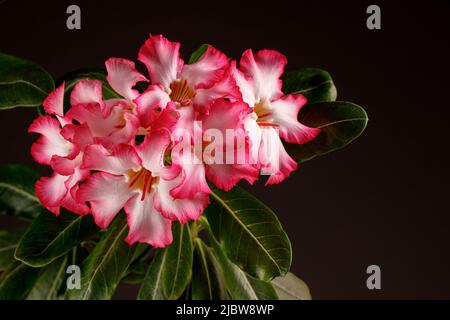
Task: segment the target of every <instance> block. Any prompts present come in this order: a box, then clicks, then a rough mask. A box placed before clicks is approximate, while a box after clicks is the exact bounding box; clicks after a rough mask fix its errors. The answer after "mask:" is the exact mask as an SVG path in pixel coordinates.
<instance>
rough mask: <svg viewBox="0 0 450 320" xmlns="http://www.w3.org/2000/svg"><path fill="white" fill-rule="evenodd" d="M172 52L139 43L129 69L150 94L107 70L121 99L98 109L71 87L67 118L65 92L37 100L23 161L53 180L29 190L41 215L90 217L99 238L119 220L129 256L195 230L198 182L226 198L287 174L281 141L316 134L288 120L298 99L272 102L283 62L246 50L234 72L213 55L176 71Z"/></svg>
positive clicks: (82, 87)
mask: <svg viewBox="0 0 450 320" xmlns="http://www.w3.org/2000/svg"><path fill="white" fill-rule="evenodd" d="M179 48H180V44H179V43H177V42H170V41H169V40H167V39H166V38H164V37H163V36H161V35H158V36H150V37H149V39H148V40H147V41H146V42H145V43H144V45H143V46H142V47H141V49H140V51H139V55H138V58H139V60H140V61H141V62H143V63H144V64H145V65H146V67H147V69H148V73H149V78H150V80H151V84H150V85H149V86H148V88H147V89H146V91H145V92H143V93H140V92H139V91H138V90H137V89H136V88H135V86H136V84H137V83H138V82H141V81H144V82H149V80H147V78H146V77H145V76H144V75H142V74H141V73H140V72H138V71H137V70H136V67H135V64H134V62H132V61H130V60H127V59H121V58H110V59H108V60H107V61H106V63H105V65H106V69H107V72H108V75H107V81H108V83H109V84H110V86H111V87H112V88H113V89H114V90H115V91H116V92H117V93H118V94H119V95H120V96H121V97H120V98H118V99H107V100H104V99H103V92H102V82H101V81H99V80H90V79H82V80H79V81H78V82H77V84H76V85H75V86H74V88H73V90H72V93H71V95H70V105H71V107H70V109H69V110H68V111H67V112H64V91H65V84H62V85H61V86H60V87H58V88H57V89H56V90H54V91H53V92H52V93H51V94H50V95H49V96H48V97H47V98H46V99H45V101H44V102H43V106H44V109H45V111H46V113H47V115H45V116H40V117H39V118H37V119H36V120H35V121H34V122H33V123H32V124H31V125H30V127H29V131H30V132H34V133H38V134H40V137H39V138H38V140H37V142H36V143H34V144H33V146H32V148H31V154H32V156H33V158H34V159H35V160H36V161H37V162H38V163H40V164H43V165H47V166H50V167H51V168H52V169H53V171H54V173H53V175H52V176H50V177H42V178H41V179H40V180H39V181H37V182H36V194H37V196H38V198H39V199H40V201H41V202H42V203H43V205H44V206H45V207H46V208H47V209H48V210H50V211H51V212H53V213H55V214H56V215H59V214H60V210H61V207H63V208H66V209H68V210H70V211H72V212H74V213H77V214H81V215H84V214H87V213H89V212H91V213H92V215H93V216H94V220H95V222H96V224H97V225H99V226H100V227H101V228H106V227H108V226H109V225H110V223H111V221H112V220H113V219H114V217H115V216H116V215H117V214H118V213H119V211H121V210H122V209H124V211H125V212H126V214H127V221H128V226H129V233H128V236H127V237H126V239H125V240H126V241H127V242H128V243H129V244H132V243H135V242H145V243H149V244H151V245H153V246H157V247H164V246H166V245H168V244H170V243H171V242H172V232H171V224H172V222H173V221H178V222H180V223H186V222H188V221H191V220H196V219H198V217H199V216H200V215H201V214H202V212H203V211H204V209H205V208H206V207H207V205H208V204H209V195H210V193H211V189H210V187H209V185H208V182H212V183H213V184H215V185H216V186H217V187H218V188H220V189H223V190H225V191H228V190H230V189H231V188H233V187H234V186H235V185H236V184H237V183H238V182H239V181H241V180H247V181H248V182H249V183H251V184H253V183H254V181H256V180H257V178H258V176H259V174H260V171H261V172H263V171H264V172H269V173H270V174H271V176H270V177H269V179H268V181H267V182H266V184H275V183H279V182H280V181H282V180H284V179H285V178H286V177H287V176H289V175H290V173H291V172H292V171H293V170H295V169H296V167H297V163H296V162H295V161H294V160H293V159H292V158H291V157H290V156H289V155H288V154H287V152H286V150H285V149H284V146H283V143H282V141H281V138H283V139H284V140H285V141H287V142H289V143H299V144H301V143H305V142H308V141H310V140H311V139H313V138H314V137H316V135H317V134H318V133H319V129H316V128H310V127H307V126H305V125H303V124H301V123H300V122H299V121H298V120H297V118H298V113H299V111H300V110H301V108H302V107H303V106H304V105H305V104H306V98H305V97H304V96H302V95H301V94H292V95H284V94H283V92H282V91H281V85H282V83H281V80H280V76H281V74H282V73H283V71H284V67H285V65H286V63H287V60H286V58H285V57H284V56H283V55H282V54H280V53H278V52H276V51H271V50H261V51H259V52H257V53H256V54H253V52H252V51H251V50H247V51H246V52H244V54H243V55H242V58H241V61H240V65H239V69H237V68H236V63H235V62H234V61H231V62H230V61H229V60H228V58H227V57H226V56H225V55H224V54H223V53H221V52H219V51H218V50H216V49H214V48H213V47H212V46H208V47H207V48H206V50H205V52H204V53H203V54H202V55H201V57H200V58H199V59H198V61H196V62H195V63H192V64H184V61H183V60H182V59H181V58H180V56H179ZM66 89H67V88H66ZM138 137H141V138H143V142H142V143H140V144H139V142H138V141H142V139H137V138H138Z"/></svg>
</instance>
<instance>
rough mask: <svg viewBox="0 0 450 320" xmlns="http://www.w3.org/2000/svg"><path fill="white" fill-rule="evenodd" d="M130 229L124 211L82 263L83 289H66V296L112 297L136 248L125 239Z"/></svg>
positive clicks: (77, 297) (76, 297) (99, 298)
mask: <svg viewBox="0 0 450 320" xmlns="http://www.w3.org/2000/svg"><path fill="white" fill-rule="evenodd" d="M127 230H128V227H127V224H126V219H125V215H124V214H123V213H121V214H120V215H119V216H118V217H116V219H115V220H114V222H113V223H112V224H111V226H109V228H108V229H107V230H106V231H105V232H104V233H103V234H102V237H101V239H100V241H99V243H98V244H97V246H96V247H95V249H94V250H93V251H92V252H91V253H90V254H89V256H88V257H87V259H86V260H85V261H84V263H83V265H82V266H81V270H82V273H81V288H80V289H71V290H67V291H66V295H65V297H66V298H67V299H72V300H91V299H94V300H107V299H111V297H112V296H113V294H114V292H115V290H116V288H117V285H118V284H119V282H120V280H122V278H123V277H124V275H125V274H126V271H127V269H128V267H129V266H130V264H131V262H132V259H133V257H134V254H135V252H136V248H137V246H136V245H133V246H130V245H128V244H127V243H126V242H125V241H124V239H125V236H126V235H127Z"/></svg>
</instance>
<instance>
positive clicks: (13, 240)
mask: <svg viewBox="0 0 450 320" xmlns="http://www.w3.org/2000/svg"><path fill="white" fill-rule="evenodd" d="M24 231H25V230H24V229H18V230H0V272H1V271H4V270H6V269H7V268H8V267H9V266H10V265H11V264H13V262H14V261H16V259H15V258H14V251H15V250H16V247H17V243H18V242H19V239H20V237H21V236H22V234H23V232H24Z"/></svg>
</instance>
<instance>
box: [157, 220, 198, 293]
mask: <svg viewBox="0 0 450 320" xmlns="http://www.w3.org/2000/svg"><path fill="white" fill-rule="evenodd" d="M172 233H173V242H172V244H171V245H169V246H167V247H166V248H165V249H164V250H165V251H167V253H166V259H165V265H164V267H163V278H162V281H163V282H162V286H163V290H164V295H165V296H166V297H167V299H170V300H174V299H178V298H179V297H180V296H181V295H182V294H183V292H184V290H185V289H186V287H187V285H188V284H189V281H190V280H191V275H192V261H193V248H192V239H191V235H190V232H189V227H188V225H187V224H184V225H181V224H179V223H175V224H174V225H173V228H172Z"/></svg>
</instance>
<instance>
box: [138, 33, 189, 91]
mask: <svg viewBox="0 0 450 320" xmlns="http://www.w3.org/2000/svg"><path fill="white" fill-rule="evenodd" d="M179 50H180V44H179V43H178V42H170V41H169V40H167V39H166V38H165V37H163V36H162V35H157V36H152V35H151V36H150V37H149V38H148V39H147V41H145V43H144V44H143V45H142V47H141V49H140V50H139V54H138V59H139V60H140V61H141V62H142V63H144V64H145V65H146V67H147V69H148V73H149V75H150V79H151V80H152V83H153V84H157V83H161V84H162V85H163V86H164V88H169V85H170V83H171V82H172V81H173V80H175V79H177V77H178V74H179V71H180V70H181V68H182V67H183V60H181V59H180V57H179Z"/></svg>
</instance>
